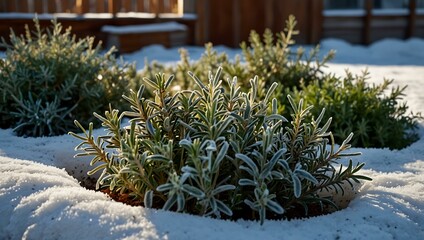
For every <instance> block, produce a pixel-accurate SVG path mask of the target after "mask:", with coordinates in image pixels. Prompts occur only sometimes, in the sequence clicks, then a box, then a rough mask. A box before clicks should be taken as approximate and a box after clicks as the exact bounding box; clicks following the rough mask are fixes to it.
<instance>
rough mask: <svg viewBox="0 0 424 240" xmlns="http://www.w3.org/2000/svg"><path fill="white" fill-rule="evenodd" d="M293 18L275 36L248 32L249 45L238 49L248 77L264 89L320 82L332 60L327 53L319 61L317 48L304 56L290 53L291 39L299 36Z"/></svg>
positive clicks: (299, 52)
mask: <svg viewBox="0 0 424 240" xmlns="http://www.w3.org/2000/svg"><path fill="white" fill-rule="evenodd" d="M296 24H297V22H296V20H295V18H294V16H292V15H291V16H289V18H288V20H287V21H286V27H285V29H284V31H282V32H280V33H278V34H276V35H275V37H274V34H273V33H272V32H271V30H269V29H266V30H265V32H264V34H263V37H262V38H261V36H260V35H259V34H258V33H257V32H255V31H251V33H250V36H249V43H248V44H247V43H245V42H243V43H242V44H241V49H242V51H243V57H244V60H245V61H246V63H247V64H246V70H247V72H248V75H249V76H255V75H259V76H261V78H260V79H259V80H260V81H263V82H265V85H266V86H270V85H271V84H272V83H274V82H277V83H279V84H280V85H282V87H283V88H293V87H294V88H297V87H299V86H300V82H301V81H303V82H304V83H305V84H306V85H307V84H309V82H311V81H313V80H316V79H320V76H321V74H322V68H323V67H325V64H326V63H327V62H328V61H330V60H331V59H332V58H333V57H334V51H330V52H329V53H328V54H327V55H326V56H324V57H323V59H319V56H318V53H319V46H317V47H316V48H314V49H312V50H311V52H310V53H309V54H305V50H304V49H303V48H301V47H300V48H297V50H296V51H293V49H292V46H293V45H294V44H295V41H294V40H293V36H295V35H297V34H299V32H298V31H297V30H295V28H296Z"/></svg>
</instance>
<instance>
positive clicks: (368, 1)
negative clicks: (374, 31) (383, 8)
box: [362, 0, 374, 44]
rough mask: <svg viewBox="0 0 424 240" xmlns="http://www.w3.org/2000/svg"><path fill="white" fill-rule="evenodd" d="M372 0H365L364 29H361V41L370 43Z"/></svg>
mask: <svg viewBox="0 0 424 240" xmlns="http://www.w3.org/2000/svg"><path fill="white" fill-rule="evenodd" d="M373 6H374V4H373V0H365V17H364V29H363V33H362V34H363V35H362V36H363V41H362V42H363V43H364V44H370V43H371V21H372V9H373Z"/></svg>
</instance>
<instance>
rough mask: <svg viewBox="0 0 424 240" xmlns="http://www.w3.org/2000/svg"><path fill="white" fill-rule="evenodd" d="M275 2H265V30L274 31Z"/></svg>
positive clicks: (272, 0)
mask: <svg viewBox="0 0 424 240" xmlns="http://www.w3.org/2000/svg"><path fill="white" fill-rule="evenodd" d="M274 22H275V16H274V0H265V28H269V29H271V30H272V29H274Z"/></svg>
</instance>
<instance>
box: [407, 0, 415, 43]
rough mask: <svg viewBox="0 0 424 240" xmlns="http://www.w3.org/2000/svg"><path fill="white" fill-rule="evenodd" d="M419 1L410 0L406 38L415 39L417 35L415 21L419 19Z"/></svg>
mask: <svg viewBox="0 0 424 240" xmlns="http://www.w3.org/2000/svg"><path fill="white" fill-rule="evenodd" d="M416 9H417V1H416V0H409V15H408V30H407V32H406V36H405V37H406V38H410V37H413V36H414V34H415V21H416V17H417V12H416Z"/></svg>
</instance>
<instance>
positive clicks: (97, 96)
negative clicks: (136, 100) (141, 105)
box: [0, 19, 136, 136]
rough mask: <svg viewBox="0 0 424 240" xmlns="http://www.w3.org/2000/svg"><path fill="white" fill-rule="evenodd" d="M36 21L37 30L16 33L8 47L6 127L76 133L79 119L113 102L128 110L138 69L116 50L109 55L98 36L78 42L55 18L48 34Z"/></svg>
mask: <svg viewBox="0 0 424 240" xmlns="http://www.w3.org/2000/svg"><path fill="white" fill-rule="evenodd" d="M34 23H35V29H34V31H32V32H31V30H30V28H29V27H28V26H26V33H25V35H24V36H23V35H21V36H17V35H15V33H14V32H13V31H12V32H11V36H10V44H8V43H6V41H5V40H3V43H2V46H3V47H6V57H5V59H2V60H0V126H1V127H5V128H6V127H13V128H14V130H15V132H16V133H17V134H18V135H25V136H43V135H48V136H50V135H58V134H63V133H66V132H68V131H69V130H76V128H75V125H74V124H73V121H74V119H79V120H80V121H81V122H83V123H84V124H88V123H89V122H90V121H93V120H95V118H93V116H92V113H93V112H95V111H104V110H106V109H107V107H108V103H111V104H113V105H114V106H115V107H116V108H119V109H122V108H123V106H124V104H126V103H125V101H123V100H122V98H121V95H122V93H125V92H127V90H126V89H128V87H131V86H132V87H136V81H135V79H136V70H135V66H130V65H128V64H123V65H122V64H121V63H119V62H117V60H116V59H115V58H114V56H113V51H114V50H113V49H111V50H110V51H108V52H106V53H104V54H103V53H102V52H101V46H100V44H99V45H97V46H94V38H85V39H79V40H76V38H75V36H72V35H71V29H70V28H69V29H67V30H66V31H62V26H61V24H60V23H57V22H56V21H55V20H54V21H52V27H51V28H48V29H46V30H43V29H41V27H40V24H39V22H38V20H37V19H35V20H34ZM97 124H98V123H97Z"/></svg>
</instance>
